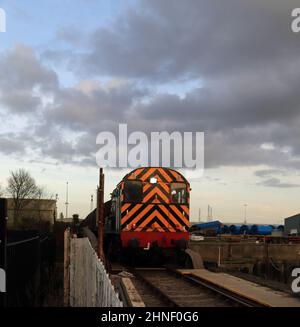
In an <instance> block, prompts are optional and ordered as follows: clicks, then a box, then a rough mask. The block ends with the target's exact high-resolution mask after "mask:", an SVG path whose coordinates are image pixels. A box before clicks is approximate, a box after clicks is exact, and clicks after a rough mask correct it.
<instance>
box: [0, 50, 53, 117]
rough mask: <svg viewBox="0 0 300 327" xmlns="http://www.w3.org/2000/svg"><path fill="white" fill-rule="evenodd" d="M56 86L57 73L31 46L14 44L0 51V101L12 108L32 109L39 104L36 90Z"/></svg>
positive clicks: (17, 109)
mask: <svg viewBox="0 0 300 327" xmlns="http://www.w3.org/2000/svg"><path fill="white" fill-rule="evenodd" d="M57 86H58V79H57V75H56V73H55V72H54V71H52V70H50V69H48V68H46V67H45V66H43V65H42V63H41V62H40V61H39V59H38V58H37V56H36V54H35V52H34V51H33V49H31V48H30V47H28V46H25V45H22V44H17V45H15V46H14V48H13V49H11V50H9V51H7V52H4V53H3V54H1V55H0V104H2V105H4V107H6V108H8V109H9V110H10V111H11V112H14V113H33V112H34V111H35V110H37V108H38V107H39V106H40V104H41V101H40V99H39V97H38V96H37V95H36V91H38V90H39V91H43V92H45V93H49V92H52V91H54V90H55V89H56V88H57Z"/></svg>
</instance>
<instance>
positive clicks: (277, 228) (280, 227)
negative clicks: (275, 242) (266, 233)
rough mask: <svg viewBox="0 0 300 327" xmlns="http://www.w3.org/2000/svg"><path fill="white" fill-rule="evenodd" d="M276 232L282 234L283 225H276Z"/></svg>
mask: <svg viewBox="0 0 300 327" xmlns="http://www.w3.org/2000/svg"><path fill="white" fill-rule="evenodd" d="M276 230H278V231H281V232H283V231H284V226H283V225H278V226H277V227H276Z"/></svg>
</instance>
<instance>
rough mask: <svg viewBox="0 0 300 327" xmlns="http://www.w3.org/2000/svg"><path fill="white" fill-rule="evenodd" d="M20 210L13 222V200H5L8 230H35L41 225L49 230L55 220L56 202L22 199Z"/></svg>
mask: <svg viewBox="0 0 300 327" xmlns="http://www.w3.org/2000/svg"><path fill="white" fill-rule="evenodd" d="M22 201H23V202H24V204H23V205H22V209H21V210H20V211H19V213H18V216H17V217H16V219H15V220H16V221H14V215H15V209H14V201H13V199H7V213H8V221H7V226H8V228H10V229H35V228H37V227H39V226H41V225H47V226H49V228H51V226H52V225H53V224H54V222H55V220H56V216H57V213H56V200H48V199H24V200H22Z"/></svg>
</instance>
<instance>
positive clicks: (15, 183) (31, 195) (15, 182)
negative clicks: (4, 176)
mask: <svg viewBox="0 0 300 327" xmlns="http://www.w3.org/2000/svg"><path fill="white" fill-rule="evenodd" d="M7 192H8V194H10V196H11V197H12V199H13V203H14V226H15V227H16V225H17V222H18V218H19V214H20V211H21V210H22V209H23V208H24V206H25V205H26V201H24V200H27V199H35V198H41V197H42V189H41V188H40V187H39V186H37V184H36V182H35V179H34V178H33V177H31V175H30V173H29V172H28V171H26V170H24V169H19V170H16V171H12V172H11V175H10V177H9V178H8V186H7Z"/></svg>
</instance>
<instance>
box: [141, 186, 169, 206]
mask: <svg viewBox="0 0 300 327" xmlns="http://www.w3.org/2000/svg"><path fill="white" fill-rule="evenodd" d="M162 184H163V183H156V184H150V187H148V188H147V189H146V188H144V190H145V189H146V191H144V194H143V203H146V202H154V201H155V200H157V201H156V202H157V203H158V202H160V203H169V202H170V195H169V192H167V191H166V188H165V187H164V186H162ZM148 185H149V184H148Z"/></svg>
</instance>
